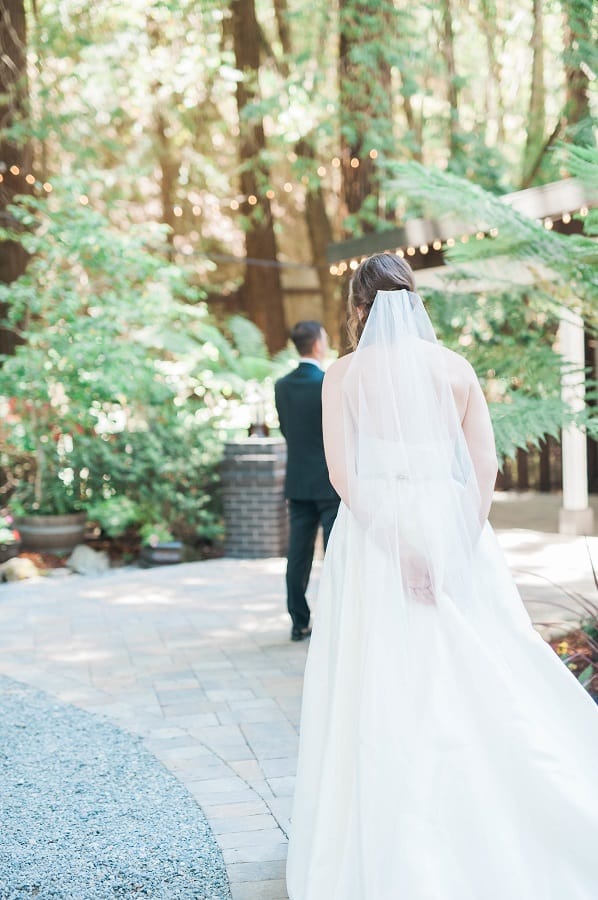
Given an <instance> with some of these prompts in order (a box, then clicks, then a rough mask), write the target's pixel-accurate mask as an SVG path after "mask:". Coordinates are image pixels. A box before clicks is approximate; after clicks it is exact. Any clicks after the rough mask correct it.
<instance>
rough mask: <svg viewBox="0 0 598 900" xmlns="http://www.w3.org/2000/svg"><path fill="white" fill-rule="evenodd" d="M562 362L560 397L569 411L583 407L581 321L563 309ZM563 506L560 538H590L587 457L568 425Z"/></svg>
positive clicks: (577, 431)
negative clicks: (585, 536)
mask: <svg viewBox="0 0 598 900" xmlns="http://www.w3.org/2000/svg"><path fill="white" fill-rule="evenodd" d="M559 346H560V351H561V356H562V358H563V375H562V380H561V396H562V398H563V400H564V401H565V403H567V404H568V405H569V407H570V408H571V410H572V411H574V412H580V411H581V410H583V408H584V406H585V374H584V367H585V351H584V328H583V319H582V318H581V316H580V315H578V314H577V313H575V312H572V311H571V310H570V309H566V308H563V309H562V311H561V321H560V327H559ZM562 457H563V506H562V508H561V509H560V510H559V531H560V532H561V534H593V533H594V513H593V510H592V509H591V507H590V506H589V505H588V454H587V445H586V433H585V430H584V429H582V428H577V427H576V426H573V425H569V426H568V427H567V428H563V442H562Z"/></svg>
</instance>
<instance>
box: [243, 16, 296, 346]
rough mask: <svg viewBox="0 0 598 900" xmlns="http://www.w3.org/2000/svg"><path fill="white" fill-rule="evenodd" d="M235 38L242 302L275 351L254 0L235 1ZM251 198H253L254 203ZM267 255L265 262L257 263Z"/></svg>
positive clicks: (276, 305)
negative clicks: (242, 234) (243, 228)
mask: <svg viewBox="0 0 598 900" xmlns="http://www.w3.org/2000/svg"><path fill="white" fill-rule="evenodd" d="M231 11H232V17H233V43H234V52H235V59H236V65H237V68H238V69H239V71H240V72H241V73H242V75H243V78H242V79H241V80H240V81H238V82H237V90H236V94H237V109H238V113H239V129H240V138H239V148H240V163H241V191H242V193H243V195H244V197H245V199H244V201H243V204H242V213H243V216H244V217H245V221H246V231H245V250H246V254H247V269H246V274H245V282H244V285H243V292H242V299H243V307H244V309H245V311H246V312H247V314H248V315H249V317H250V318H251V319H252V321H253V322H255V324H256V325H258V326H259V328H261V330H262V331H263V332H264V335H265V337H266V342H267V344H268V347H269V349H270V350H271V351H272V352H276V351H278V350H281V349H282V348H283V347H284V346H285V345H286V342H287V329H286V324H285V317H284V306H283V294H282V284H281V280H280V270H279V268H278V266H277V247H276V236H275V233H274V219H273V216H272V209H271V206H270V201H269V199H268V198H267V197H266V195H265V192H266V187H265V186H266V184H267V183H268V170H267V167H266V165H265V163H264V161H263V152H264V150H265V149H266V139H265V135H264V126H263V122H262V119H261V117H259V116H258V115H256V114H255V113H253V112H252V113H250V112H249V110H248V107H249V105H250V104H251V103H253V102H254V101H255V100H257V99H258V98H259V84H258V77H259V64H260V59H259V45H260V31H259V27H258V22H257V18H256V13H255V2H254V0H232V3H231ZM248 198H254V199H255V200H256V202H255V203H250V202H249V199H248ZM262 260H263V264H262V265H260V264H259V262H260V261H262Z"/></svg>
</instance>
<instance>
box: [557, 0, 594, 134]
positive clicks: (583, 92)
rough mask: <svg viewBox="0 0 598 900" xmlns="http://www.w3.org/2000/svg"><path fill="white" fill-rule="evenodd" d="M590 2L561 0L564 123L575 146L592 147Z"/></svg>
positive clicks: (591, 11)
mask: <svg viewBox="0 0 598 900" xmlns="http://www.w3.org/2000/svg"><path fill="white" fill-rule="evenodd" d="M592 13H593V3H592V0H565V2H564V3H563V16H564V20H565V22H564V24H565V50H564V54H563V56H564V62H565V79H566V99H565V119H566V122H567V125H568V126H569V134H570V137H571V138H572V140H573V142H574V143H576V144H590V145H592V146H595V144H596V140H595V137H594V129H593V124H592V116H591V110H590V93H589V91H590V80H589V77H588V73H589V72H590V69H591V68H593V59H594V58H595V53H596V51H595V48H594V43H593V36H592V31H591V28H592V21H593V16H592Z"/></svg>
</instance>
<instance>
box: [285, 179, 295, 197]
mask: <svg viewBox="0 0 598 900" xmlns="http://www.w3.org/2000/svg"><path fill="white" fill-rule="evenodd" d="M283 189H284V190H285V191H286V192H287V194H290V193H291V191H292V190H293V185H292V184H291V182H290V181H285V183H284V185H283Z"/></svg>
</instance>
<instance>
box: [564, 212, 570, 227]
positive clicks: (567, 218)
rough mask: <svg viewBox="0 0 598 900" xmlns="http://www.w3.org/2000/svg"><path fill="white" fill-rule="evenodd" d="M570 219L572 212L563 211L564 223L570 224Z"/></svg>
mask: <svg viewBox="0 0 598 900" xmlns="http://www.w3.org/2000/svg"><path fill="white" fill-rule="evenodd" d="M570 221H571V214H570V213H568V212H566V213H563V216H562V222H563V225H568V224H569V222H570Z"/></svg>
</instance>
